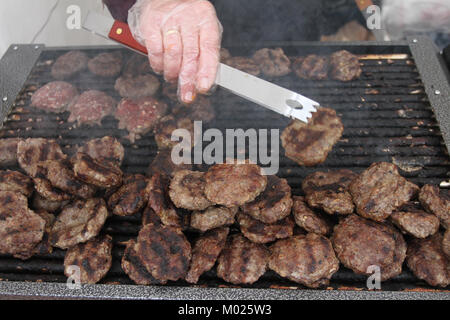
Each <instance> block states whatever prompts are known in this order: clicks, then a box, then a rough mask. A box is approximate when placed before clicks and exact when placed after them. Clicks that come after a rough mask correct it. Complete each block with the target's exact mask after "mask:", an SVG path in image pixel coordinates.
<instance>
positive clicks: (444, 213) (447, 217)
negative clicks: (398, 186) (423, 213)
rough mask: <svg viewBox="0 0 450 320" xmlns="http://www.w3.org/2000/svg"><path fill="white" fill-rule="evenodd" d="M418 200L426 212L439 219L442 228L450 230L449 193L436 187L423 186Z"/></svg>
mask: <svg viewBox="0 0 450 320" xmlns="http://www.w3.org/2000/svg"><path fill="white" fill-rule="evenodd" d="M419 200H420V203H421V204H422V206H423V207H424V208H425V210H427V211H428V212H430V213H432V214H434V215H435V216H437V217H438V218H439V220H440V221H441V224H442V226H443V227H444V228H446V229H449V228H450V191H449V190H441V189H439V187H438V186H432V185H429V184H427V185H424V186H423V187H422V189H420V193H419Z"/></svg>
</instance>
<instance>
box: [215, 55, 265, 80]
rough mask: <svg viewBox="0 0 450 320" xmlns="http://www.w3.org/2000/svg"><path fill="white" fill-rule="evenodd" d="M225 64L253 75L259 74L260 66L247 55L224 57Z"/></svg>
mask: <svg viewBox="0 0 450 320" xmlns="http://www.w3.org/2000/svg"><path fill="white" fill-rule="evenodd" d="M224 63H225V64H227V65H229V66H230V67H232V68H235V69H238V70H241V71H242V72H245V73H249V74H251V75H254V76H259V75H260V73H261V68H260V66H259V64H258V63H256V61H255V60H253V59H252V58H248V57H230V58H227V59H225V61H224Z"/></svg>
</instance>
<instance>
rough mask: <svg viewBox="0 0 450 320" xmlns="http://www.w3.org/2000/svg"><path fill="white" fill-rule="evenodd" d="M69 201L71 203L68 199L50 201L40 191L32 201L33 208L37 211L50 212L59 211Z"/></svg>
mask: <svg viewBox="0 0 450 320" xmlns="http://www.w3.org/2000/svg"><path fill="white" fill-rule="evenodd" d="M68 203H69V201H68V200H66V201H50V200H47V199H45V198H44V197H42V196H41V195H40V194H39V193H35V194H34V196H33V199H32V202H31V208H32V209H33V210H35V211H36V212H38V211H47V212H50V213H57V212H59V211H60V210H61V209H62V208H63V207H64V206H66V205H67V204H68Z"/></svg>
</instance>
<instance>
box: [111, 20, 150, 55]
mask: <svg viewBox="0 0 450 320" xmlns="http://www.w3.org/2000/svg"><path fill="white" fill-rule="evenodd" d="M108 36H109V38H110V39H112V40H115V41H117V42H119V43H121V44H123V45H125V46H127V47H129V48H131V49H133V50H135V51H138V52H140V53H143V54H145V55H147V54H148V51H147V48H146V47H144V46H143V45H141V44H140V43H139V42H137V41H136V39H134V37H133V35H132V33H131V30H130V27H129V26H128V24H126V23H125V22H121V21H115V22H114V24H113V27H112V28H111V31H110V32H109V35H108Z"/></svg>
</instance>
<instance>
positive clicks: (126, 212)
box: [108, 174, 152, 216]
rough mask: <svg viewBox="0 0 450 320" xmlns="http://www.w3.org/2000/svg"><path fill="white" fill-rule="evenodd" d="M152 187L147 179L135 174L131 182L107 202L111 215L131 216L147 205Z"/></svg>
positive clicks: (124, 185)
mask: <svg viewBox="0 0 450 320" xmlns="http://www.w3.org/2000/svg"><path fill="white" fill-rule="evenodd" d="M151 187H152V185H151V184H150V183H149V179H147V178H146V177H144V176H143V175H140V174H136V175H134V178H133V180H132V181H129V182H127V183H126V184H123V185H122V186H121V187H120V188H119V190H118V191H117V192H116V193H114V194H113V195H112V196H111V197H110V198H109V201H108V206H109V207H110V208H111V210H112V213H113V214H115V215H118V216H131V215H133V214H135V213H138V212H139V211H140V210H141V209H142V208H144V206H145V205H146V204H147V201H148V196H149V193H150V189H151Z"/></svg>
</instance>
